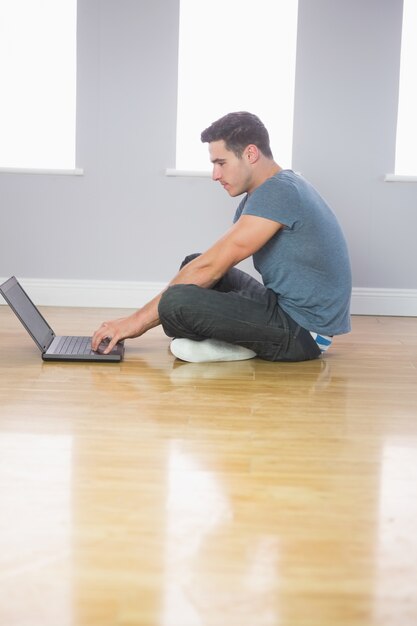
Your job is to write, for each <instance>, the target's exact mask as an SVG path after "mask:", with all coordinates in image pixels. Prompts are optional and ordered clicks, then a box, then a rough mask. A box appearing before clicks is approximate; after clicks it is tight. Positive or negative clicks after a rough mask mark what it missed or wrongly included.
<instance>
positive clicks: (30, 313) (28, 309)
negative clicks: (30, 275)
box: [0, 276, 54, 351]
mask: <svg viewBox="0 0 417 626" xmlns="http://www.w3.org/2000/svg"><path fill="white" fill-rule="evenodd" d="M0 292H1V293H2V294H3V296H4V298H5V300H7V302H8V303H9V305H10V307H11V308H12V309H13V311H14V312H15V313H16V315H17V317H18V318H19V319H20V321H21V322H22V324H23V325H24V326H25V327H26V329H27V330H28V332H29V333H30V334H31V335H32V337H33V339H34V340H35V341H36V343H37V344H38V346H39V347H40V349H41V350H42V351H43V350H46V349H47V348H48V346H49V344H50V343H51V341H52V339H53V337H54V333H53V330H52V328H51V327H50V326H49V324H48V323H47V322H46V320H45V319H44V318H43V317H42V315H41V313H40V312H39V311H38V309H37V308H36V307H35V305H34V304H33V302H32V300H31V299H30V298H29V296H28V295H27V293H26V292H25V291H24V289H23V288H22V287H21V286H20V284H19V283H18V282H17V280H16V278H15V277H14V276H12V278H9V280H7V281H6V282H5V283H3V284H2V285H1V286H0Z"/></svg>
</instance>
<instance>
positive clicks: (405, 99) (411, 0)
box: [395, 0, 417, 176]
mask: <svg viewBox="0 0 417 626" xmlns="http://www.w3.org/2000/svg"><path fill="white" fill-rule="evenodd" d="M416 111H417V2H416V0H404V8H403V30H402V40H401V70H400V94H399V103H398V121H397V145H396V152H395V174H396V175H400V176H401V175H404V176H416V175H417V149H416V146H417V116H416Z"/></svg>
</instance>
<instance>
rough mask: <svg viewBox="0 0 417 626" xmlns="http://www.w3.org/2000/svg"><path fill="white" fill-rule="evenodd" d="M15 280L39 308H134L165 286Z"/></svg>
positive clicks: (151, 283) (79, 281)
mask: <svg viewBox="0 0 417 626" xmlns="http://www.w3.org/2000/svg"><path fill="white" fill-rule="evenodd" d="M3 280H6V279H0V281H1V282H3ZM18 280H19V282H20V284H21V285H22V287H23V289H25V291H26V292H27V293H28V295H29V296H30V298H31V299H32V300H33V302H34V303H35V304H37V305H41V306H74V307H99V308H102V307H104V308H121V309H137V308H139V307H141V306H143V305H144V304H146V303H147V302H149V300H151V299H152V298H153V297H154V296H156V295H157V294H158V293H160V291H162V289H164V288H165V287H166V283H159V282H144V281H143V282H141V281H110V280H109V281H107V280H59V279H47V278H45V279H41V278H18ZM0 284H1V283H0ZM0 298H1V296H0Z"/></svg>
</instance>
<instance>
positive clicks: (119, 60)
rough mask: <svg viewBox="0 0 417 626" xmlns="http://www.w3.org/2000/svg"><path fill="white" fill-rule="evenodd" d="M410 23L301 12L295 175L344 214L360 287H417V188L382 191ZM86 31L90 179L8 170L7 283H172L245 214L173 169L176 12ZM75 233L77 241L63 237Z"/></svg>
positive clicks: (112, 2) (388, 14)
mask: <svg viewBox="0 0 417 626" xmlns="http://www.w3.org/2000/svg"><path fill="white" fill-rule="evenodd" d="M401 16H402V0H350V1H349V2H345V1H343V0H300V3H299V36H298V55H297V83H296V105H295V125H294V163H293V165H294V169H296V170H299V171H301V172H302V173H303V174H304V175H305V176H306V177H308V178H309V179H310V180H311V181H312V182H313V183H314V184H315V185H316V186H317V187H318V188H319V190H320V191H321V192H322V193H323V195H324V196H325V197H326V198H327V199H328V200H329V201H330V203H331V205H332V206H333V209H334V211H335V212H336V214H337V215H338V217H339V219H340V221H341V223H342V226H343V228H344V230H345V233H346V236H347V239H348V243H349V247H350V251H351V257H352V266H353V273H354V285H355V286H356V287H386V288H409V289H415V288H417V272H416V271H415V270H416V267H417V253H416V248H415V246H414V245H413V240H414V238H415V232H416V231H417V184H416V183H414V184H413V183H407V184H396V183H385V182H383V175H384V174H385V173H389V172H393V170H394V146H395V125H396V113H397V97H398V94H397V91H398V78H399V55H400V34H401ZM78 22H79V27H78V120H77V121H78V138H77V139H78V144H77V145H78V147H77V152H78V154H77V165H78V166H79V167H81V168H83V169H84V172H85V174H84V176H83V177H67V176H51V175H23V174H4V173H3V174H0V202H1V246H0V276H8V275H11V274H16V275H17V276H20V277H25V278H62V279H65V278H73V279H102V280H134V281H166V280H168V279H169V278H170V277H171V275H172V274H173V271H174V269H175V268H176V266H177V265H178V263H179V262H180V260H181V259H182V257H183V256H184V254H185V253H188V252H192V251H196V250H202V249H204V248H206V247H207V246H208V245H209V244H210V243H211V242H212V241H213V240H214V239H215V238H217V237H218V236H219V235H220V234H221V233H222V232H223V231H224V229H225V228H227V227H228V225H229V223H230V221H231V218H232V216H233V213H234V207H235V205H236V199H235V200H232V199H230V198H229V197H228V196H227V194H225V192H224V191H223V190H222V189H221V188H220V187H219V186H218V185H216V184H215V183H213V182H212V181H211V180H210V179H205V178H201V179H185V178H168V177H166V176H165V174H164V171H165V168H167V167H174V165H175V163H174V159H175V126H176V67H177V37H178V2H177V1H176V0H170V1H167V0H153V1H152V2H145V1H144V0H118V1H117V2H116V0H79V9H78ZM214 54H216V51H214ZM222 62H224V59H223V60H222ZM277 80H279V63H277ZM249 86H250V85H245V89H246V88H248V87H249ZM255 112H256V111H255ZM211 121H212V120H207V123H210V122H211ZM273 149H274V154H275V156H276V159H277V161H278V162H279V146H273ZM69 224H72V225H73V226H75V230H76V233H77V238H76V240H75V241H74V240H73V239H72V238H70V237H69V235H68V234H67V233H66V232H65V231H63V232H61V229H65V227H67V226H68V225H69Z"/></svg>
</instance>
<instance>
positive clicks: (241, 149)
mask: <svg viewBox="0 0 417 626" xmlns="http://www.w3.org/2000/svg"><path fill="white" fill-rule="evenodd" d="M201 140H202V141H203V142H204V143H208V147H209V154H210V159H211V162H212V164H213V176H212V177H213V180H215V181H218V182H220V184H221V185H222V186H223V187H224V189H225V190H226V191H227V192H228V194H229V195H230V196H232V197H236V196H240V195H241V194H245V195H244V197H243V199H242V200H241V202H240V204H239V206H238V208H237V211H236V215H235V218H234V224H233V226H232V227H231V228H230V229H229V230H228V231H227V232H226V233H225V234H224V235H223V237H221V238H220V239H219V240H218V241H217V242H216V243H215V244H214V245H213V246H211V247H210V248H209V249H208V250H207V251H206V252H204V253H203V254H194V255H191V256H188V257H187V258H186V259H185V260H184V262H183V264H182V265H181V268H180V270H179V272H178V273H177V274H176V276H175V277H174V278H173V279H172V281H171V282H170V283H169V286H168V287H167V289H166V290H164V291H163V292H162V293H161V294H160V295H158V296H157V297H156V298H154V299H153V300H151V301H150V302H149V303H148V304H146V305H145V306H144V307H142V308H141V309H139V310H138V311H136V312H135V313H133V314H132V315H130V316H128V317H125V318H122V319H118V320H113V321H109V322H104V323H103V324H102V325H101V326H100V328H99V329H98V330H97V331H96V332H95V334H94V337H93V348H94V349H97V347H98V345H99V344H100V342H101V341H102V340H103V339H104V338H105V337H108V338H110V339H111V341H110V343H109V345H108V348H107V349H106V352H109V351H110V350H111V349H112V347H113V346H114V344H115V343H116V342H117V341H120V340H121V339H125V338H128V337H139V336H140V335H143V334H144V333H145V332H146V331H147V330H149V329H150V328H153V327H155V326H157V325H158V324H162V326H163V329H164V331H165V333H166V334H167V335H168V336H169V337H173V338H174V339H173V341H172V342H171V351H172V353H173V354H174V355H175V356H176V357H177V358H179V359H182V360H184V361H191V362H202V361H233V360H243V359H249V358H252V357H255V356H258V357H260V358H261V359H266V360H268V361H305V360H309V359H315V358H317V357H318V356H320V354H321V353H322V352H323V351H324V350H326V349H327V348H328V347H329V346H330V344H331V342H332V337H333V336H334V335H339V334H343V333H347V332H349V330H350V314H349V307H350V295H351V271H350V263H349V255H348V250H347V246H346V242H345V239H344V236H343V233H342V231H341V228H340V226H339V224H338V222H337V219H336V217H335V215H334V214H333V212H332V211H331V209H330V208H329V206H328V205H327V203H326V202H325V201H324V199H323V198H322V197H321V196H320V195H319V193H318V192H317V191H316V190H315V189H314V187H313V186H312V185H311V184H310V183H308V182H307V181H306V180H305V179H304V178H302V176H300V175H298V174H295V173H294V172H293V171H292V170H285V169H282V168H281V167H280V166H279V165H278V164H277V163H276V162H275V161H274V158H273V155H272V152H271V148H270V145H269V135H268V131H267V130H266V128H265V126H264V125H263V124H262V122H261V121H260V120H259V118H258V117H256V116H255V115H253V114H251V113H246V112H238V113H229V114H228V115H225V116H224V117H222V118H221V119H219V120H217V121H216V122H214V123H213V124H212V125H211V126H209V128H207V129H206V130H205V131H203V133H202V135H201ZM249 256H252V257H253V262H254V266H255V268H256V269H257V270H258V272H259V273H260V275H261V277H262V281H263V284H262V283H260V282H258V281H257V280H256V279H255V278H253V277H251V276H249V275H248V274H246V273H245V272H242V271H240V270H238V269H236V268H235V265H237V264H238V263H239V262H240V261H242V260H243V259H246V258H247V257H249Z"/></svg>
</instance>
